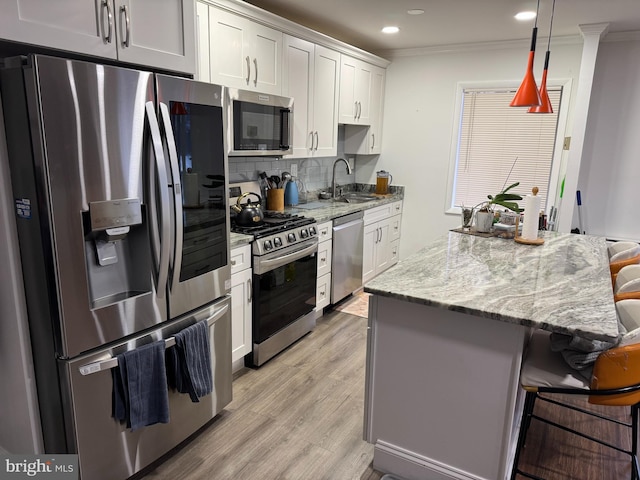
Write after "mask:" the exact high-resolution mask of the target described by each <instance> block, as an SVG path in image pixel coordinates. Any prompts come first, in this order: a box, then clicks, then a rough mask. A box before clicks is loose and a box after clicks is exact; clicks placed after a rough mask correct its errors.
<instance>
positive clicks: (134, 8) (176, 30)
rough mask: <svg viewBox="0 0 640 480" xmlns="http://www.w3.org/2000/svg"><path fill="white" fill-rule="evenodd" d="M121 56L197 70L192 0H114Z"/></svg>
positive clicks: (183, 70) (168, 67)
mask: <svg viewBox="0 0 640 480" xmlns="http://www.w3.org/2000/svg"><path fill="white" fill-rule="evenodd" d="M115 7H116V8H115V12H114V15H115V17H116V25H117V32H116V37H117V39H118V59H119V60H121V61H123V62H131V63H137V64H140V65H151V66H154V67H157V68H162V69H166V70H174V71H177V72H185V73H195V70H196V47H195V3H194V1H193V0H164V1H162V2H158V1H157V0H115Z"/></svg>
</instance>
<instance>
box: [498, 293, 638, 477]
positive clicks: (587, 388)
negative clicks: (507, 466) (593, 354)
mask: <svg viewBox="0 0 640 480" xmlns="http://www.w3.org/2000/svg"><path fill="white" fill-rule="evenodd" d="M616 309H617V311H618V317H619V320H620V323H622V324H623V326H624V328H625V329H626V330H627V331H628V333H626V334H625V335H623V337H622V340H621V342H620V343H619V344H618V345H617V346H616V347H614V348H611V349H609V350H605V351H603V352H602V353H600V354H599V355H598V357H597V359H596V361H595V364H594V366H593V374H592V376H591V381H590V382H589V381H588V380H587V379H586V378H584V377H583V376H582V375H580V373H578V371H577V370H574V369H572V368H571V367H570V366H569V365H568V364H567V363H566V362H565V361H564V359H563V357H562V355H561V354H560V353H559V352H553V351H551V340H550V334H549V332H546V331H542V330H536V331H535V332H534V333H533V335H532V337H531V340H530V341H529V345H528V347H527V352H526V354H525V358H524V360H523V364H522V371H521V374H520V383H521V386H522V388H523V389H524V390H525V392H526V395H525V402H524V411H523V414H522V422H521V425H520V433H519V435H518V443H517V446H516V454H515V459H514V463H513V469H512V471H511V480H515V479H516V476H517V475H518V474H519V475H522V476H524V477H527V478H533V479H538V480H541V479H540V477H537V476H534V475H531V474H529V473H526V472H523V471H522V470H520V469H519V468H518V461H519V459H520V455H521V453H522V450H523V448H525V441H526V437H527V431H528V429H529V426H530V425H531V420H532V419H536V420H539V421H542V422H544V423H547V424H549V425H552V426H554V427H556V428H560V429H562V430H564V431H567V432H571V433H573V434H576V435H578V436H580V437H583V438H586V439H588V440H591V441H594V442H597V443H599V444H601V445H604V446H606V447H609V448H612V449H615V450H617V451H619V452H623V453H626V454H627V455H629V456H630V458H631V479H632V480H639V479H640V463H639V462H638V419H639V411H640V300H621V301H619V302H618V303H616ZM540 394H544V395H540ZM556 394H562V395H580V396H588V401H589V403H591V404H596V405H611V406H628V407H630V408H631V423H627V422H620V421H619V420H616V419H613V418H610V417H607V416H604V415H600V414H597V413H595V412H591V411H588V410H585V409H583V408H580V407H577V406H574V405H570V404H567V403H564V402H562V401H560V400H557V399H555V398H553V397H554V396H555V395H556ZM536 400H541V401H546V402H550V403H553V404H554V405H557V406H559V407H562V408H569V409H571V410H574V411H577V412H581V413H583V414H585V415H589V416H592V417H597V418H599V419H602V420H605V421H609V422H614V423H617V424H619V425H622V426H625V427H628V428H629V429H630V430H631V435H632V437H631V450H625V449H623V448H621V447H619V446H616V445H612V444H610V443H607V442H606V441H603V440H602V439H599V438H596V437H593V436H590V435H587V434H585V433H583V432H580V431H577V430H574V429H572V428H570V427H567V426H566V425H562V424H559V423H556V422H553V421H551V420H548V419H546V418H543V417H540V416H539V415H537V414H534V413H533V409H534V406H535V402H536ZM602 478H606V476H604V475H603V477H602Z"/></svg>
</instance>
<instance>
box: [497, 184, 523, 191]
mask: <svg viewBox="0 0 640 480" xmlns="http://www.w3.org/2000/svg"><path fill="white" fill-rule="evenodd" d="M518 185H520V182H516V183H512V184H511V185H509V186H508V187H507V188H505V189H504V190H502V192H500V193H507V192H508V191H509V190H511V189H512V188H515V187H517V186H518Z"/></svg>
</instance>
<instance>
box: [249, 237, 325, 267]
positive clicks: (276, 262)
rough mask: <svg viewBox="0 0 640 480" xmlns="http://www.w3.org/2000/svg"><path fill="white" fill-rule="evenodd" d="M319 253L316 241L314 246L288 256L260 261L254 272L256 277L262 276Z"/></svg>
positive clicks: (295, 251)
mask: <svg viewBox="0 0 640 480" xmlns="http://www.w3.org/2000/svg"><path fill="white" fill-rule="evenodd" d="M307 245H309V244H307ZM317 251H318V242H317V241H315V240H314V242H313V244H312V245H309V246H305V247H303V248H300V249H297V250H294V251H293V252H291V253H288V254H286V255H282V256H279V257H276V258H272V259H269V260H258V261H257V262H256V265H255V268H254V270H255V273H256V275H262V274H263V273H267V272H270V271H271V270H275V269H276V268H278V267H282V266H284V265H286V264H287V263H291V262H295V261H296V260H299V259H301V258H304V257H307V256H309V255H311V254H313V253H315V252H317Z"/></svg>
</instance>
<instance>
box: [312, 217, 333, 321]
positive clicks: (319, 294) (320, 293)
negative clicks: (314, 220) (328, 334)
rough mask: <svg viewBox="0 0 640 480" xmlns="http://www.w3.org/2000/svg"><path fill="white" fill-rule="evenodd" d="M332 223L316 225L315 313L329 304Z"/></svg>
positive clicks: (320, 311)
mask: <svg viewBox="0 0 640 480" xmlns="http://www.w3.org/2000/svg"><path fill="white" fill-rule="evenodd" d="M332 237H333V221H329V222H324V223H320V224H318V241H319V243H318V274H317V278H318V279H317V281H316V312H319V313H320V315H321V314H322V309H323V308H324V307H326V306H328V305H329V303H330V302H331V253H332V241H331V239H332Z"/></svg>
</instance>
